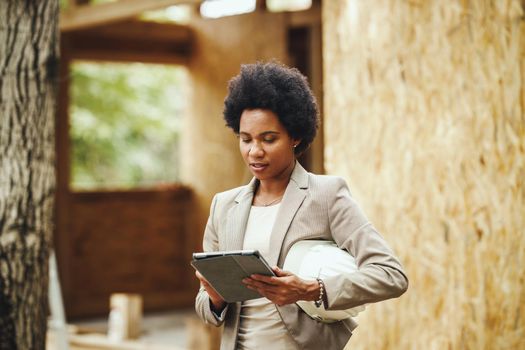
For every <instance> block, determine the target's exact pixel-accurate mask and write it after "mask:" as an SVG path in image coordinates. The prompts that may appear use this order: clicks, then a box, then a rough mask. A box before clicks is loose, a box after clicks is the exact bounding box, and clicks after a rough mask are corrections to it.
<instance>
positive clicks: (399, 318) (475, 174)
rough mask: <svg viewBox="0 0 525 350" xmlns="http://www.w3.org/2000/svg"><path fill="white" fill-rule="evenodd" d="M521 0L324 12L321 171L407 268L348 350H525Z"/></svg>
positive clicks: (350, 4)
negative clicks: (347, 190) (337, 181)
mask: <svg viewBox="0 0 525 350" xmlns="http://www.w3.org/2000/svg"><path fill="white" fill-rule="evenodd" d="M522 16H523V9H522V8H521V5H520V1H518V0H498V1H485V0H476V1H474V0H472V1H468V0H463V1H460V0H447V1H443V0H430V1H394V0H385V1H379V2H377V1H358V0H347V1H323V25H324V27H323V30H324V32H323V40H324V47H323V54H324V59H325V61H324V73H325V75H324V77H325V84H324V89H325V96H324V99H325V100H324V101H325V103H324V106H325V108H324V111H325V144H326V149H325V157H326V158H325V166H326V169H327V172H328V173H331V174H339V175H343V176H345V177H346V179H347V180H348V182H349V184H350V187H351V189H352V191H353V194H354V196H355V197H357V199H358V201H359V202H360V203H361V204H362V206H363V207H364V209H365V211H366V212H367V214H368V215H369V217H370V218H371V220H372V221H373V222H374V223H375V225H376V226H377V227H378V228H379V229H380V231H381V232H383V234H384V236H385V237H386V239H387V240H388V241H389V242H390V244H391V245H392V247H393V248H394V250H395V251H396V252H397V253H398V254H399V256H400V258H401V260H402V262H403V263H404V265H405V267H406V269H407V271H408V275H409V279H410V287H409V291H408V292H407V294H405V295H404V296H403V297H402V298H401V299H398V300H393V301H387V302H383V303H380V304H376V305H371V306H369V308H368V310H367V311H366V312H365V313H364V314H363V315H362V316H360V319H359V322H360V326H359V328H358V329H357V330H356V332H355V335H354V337H353V338H352V340H351V341H350V343H349V345H350V346H349V348H352V349H502V348H505V349H518V348H521V349H523V348H525V336H524V334H525V289H524V288H525V287H524V280H525V268H524V266H525V234H524V228H525V219H524V218H525V185H524V179H525V169H524V166H525V145H524V144H525V123H524V121H525V116H524V108H525V92H524V91H525V78H524V75H525V73H524V72H525V63H524V62H525V54H524V52H525V50H524V49H525V42H524V34H525V24H524V23H525V22H524V21H523V17H522Z"/></svg>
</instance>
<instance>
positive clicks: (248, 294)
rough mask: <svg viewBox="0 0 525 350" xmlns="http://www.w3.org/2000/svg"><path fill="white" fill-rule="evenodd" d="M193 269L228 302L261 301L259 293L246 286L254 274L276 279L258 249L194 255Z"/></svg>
mask: <svg viewBox="0 0 525 350" xmlns="http://www.w3.org/2000/svg"><path fill="white" fill-rule="evenodd" d="M191 266H193V267H194V268H195V269H196V270H197V271H199V272H200V273H201V275H203V276H204V278H206V280H207V281H208V282H209V283H210V284H211V286H212V287H213V289H215V291H216V292H217V293H219V295H220V296H221V297H222V298H223V299H224V300H225V301H226V302H228V303H233V302H237V301H244V300H249V299H257V298H261V295H260V294H259V293H257V292H256V291H254V290H251V289H248V288H247V287H246V286H245V285H244V284H243V283H242V280H243V279H244V278H246V277H249V276H251V275H253V274H259V275H266V276H275V274H274V273H273V270H272V269H271V267H270V265H268V263H267V262H266V260H264V258H263V257H262V256H261V254H260V253H259V251H257V250H237V251H215V252H203V253H193V260H192V262H191Z"/></svg>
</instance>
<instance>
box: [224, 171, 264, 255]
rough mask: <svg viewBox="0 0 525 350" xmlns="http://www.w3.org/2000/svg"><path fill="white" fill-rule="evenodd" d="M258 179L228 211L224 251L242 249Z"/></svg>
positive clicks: (239, 196)
mask: <svg viewBox="0 0 525 350" xmlns="http://www.w3.org/2000/svg"><path fill="white" fill-rule="evenodd" d="M256 181H257V180H256V179H255V178H253V179H252V180H251V181H250V183H249V184H248V185H247V186H246V187H245V188H244V189H243V190H242V191H241V192H239V194H238V195H237V197H235V203H236V204H235V205H234V206H233V207H231V208H230V209H229V210H228V214H227V215H228V218H227V222H226V232H227V234H226V235H225V238H226V239H225V240H224V246H223V248H221V249H223V250H239V249H242V246H243V243H244V233H245V231H246V224H247V223H248V217H249V215H250V209H251V206H252V201H253V193H254V190H255V185H256Z"/></svg>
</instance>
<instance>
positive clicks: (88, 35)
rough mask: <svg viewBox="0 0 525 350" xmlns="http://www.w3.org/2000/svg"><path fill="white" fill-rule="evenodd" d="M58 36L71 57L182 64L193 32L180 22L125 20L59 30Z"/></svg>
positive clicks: (191, 41) (190, 43) (190, 48)
mask: <svg viewBox="0 0 525 350" xmlns="http://www.w3.org/2000/svg"><path fill="white" fill-rule="evenodd" d="M61 39H62V40H61V45H62V46H63V50H64V53H65V54H67V56H68V57H70V58H73V59H88V60H101V61H126V62H134V61H137V62H149V63H167V64H185V63H187V61H188V59H189V57H190V55H191V51H192V43H193V34H192V30H191V29H190V28H189V27H186V26H183V25H176V24H163V23H155V22H143V21H137V20H129V21H122V22H117V23H111V24H105V25H101V26H98V27H93V28H89V29H83V30H75V31H70V32H67V33H62V36H61Z"/></svg>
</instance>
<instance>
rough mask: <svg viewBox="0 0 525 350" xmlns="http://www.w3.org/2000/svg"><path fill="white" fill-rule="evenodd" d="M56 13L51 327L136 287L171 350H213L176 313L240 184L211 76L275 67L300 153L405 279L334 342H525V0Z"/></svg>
mask: <svg viewBox="0 0 525 350" xmlns="http://www.w3.org/2000/svg"><path fill="white" fill-rule="evenodd" d="M60 5H61V17H60V23H59V26H60V36H61V37H60V44H61V67H60V69H61V71H60V87H59V97H58V103H59V109H58V114H57V119H56V152H57V196H56V231H55V238H54V239H55V250H56V254H57V260H58V272H59V276H60V282H61V287H62V294H63V302H64V307H65V311H66V315H67V319H68V322H69V323H78V324H89V322H92V321H93V320H100V319H103V320H105V319H106V318H107V316H108V313H109V298H110V295H111V294H112V293H117V292H119V293H136V294H140V295H141V296H142V298H143V307H144V312H145V314H146V316H147V315H152V318H151V320H153V321H152V322H153V323H150V325H151V324H155V322H156V321H155V320H157V318H155V317H158V315H159V313H162V314H163V315H165V316H166V317H167V318H166V319H165V320H167V321H166V322H167V323H165V324H166V325H167V326H166V327H167V329H169V328H170V327H171V326H172V325H173V326H175V325H178V327H181V328H180V329H181V331H180V332H179V333H176V335H174V336H175V337H178V338H179V339H181V338H180V337H183V338H184V339H185V340H184V342H185V344H189V343H190V342H191V339H192V335H191V334H189V333H191V332H194V334H197V335H202V337H207V339H208V343H209V344H208V345H206V346H207V347H209V348H214V346H216V343H217V336H216V334H214V333H213V332H214V331H213V330H210V329H207V328H206V327H204V326H202V325H199V323H194V322H192V321H191V320H190V321H188V318H191V317H192V312H191V308H192V305H193V300H194V296H195V293H196V290H197V287H198V284H197V281H196V279H195V278H194V275H193V269H192V268H191V267H190V265H189V261H190V259H191V253H192V252H194V251H199V250H201V241H202V234H203V229H204V224H205V222H206V219H207V215H208V210H209V205H210V202H211V198H212V196H213V195H214V194H215V193H217V192H219V191H223V190H226V189H229V188H232V187H236V186H239V185H242V184H245V183H246V182H247V181H249V179H250V178H251V176H250V174H249V172H248V170H247V169H245V166H244V165H243V162H242V159H241V157H240V155H239V152H238V145H237V139H236V137H235V135H233V133H232V132H231V131H230V130H229V129H227V128H226V127H225V126H224V124H225V122H224V121H223V119H222V105H223V100H224V97H225V95H226V91H227V90H226V88H227V82H228V80H229V79H230V78H231V77H233V76H234V75H236V74H237V73H238V72H239V68H240V65H241V64H243V63H252V62H255V61H257V60H270V59H276V60H278V61H281V62H283V63H286V64H288V65H290V66H294V67H297V68H298V69H299V70H300V71H301V72H302V73H303V74H305V75H306V76H307V77H308V79H309V82H310V84H311V86H312V89H313V91H314V93H315V95H316V96H317V98H318V102H319V105H320V107H321V111H322V113H321V119H322V124H321V129H320V130H319V134H318V137H317V138H316V141H315V142H314V144H313V145H312V147H311V148H310V149H309V150H308V151H307V152H306V153H305V154H304V155H303V156H302V158H301V159H300V161H301V163H302V164H303V166H305V167H306V168H307V169H308V170H309V171H312V172H315V173H327V174H335V175H340V176H343V177H345V178H346V180H347V181H348V183H349V185H350V189H351V191H352V193H353V195H354V196H355V197H356V199H357V201H358V202H359V203H360V204H361V205H362V207H363V208H364V210H365V212H366V213H367V215H368V216H369V218H370V219H371V221H372V222H373V223H374V224H375V226H376V227H377V228H378V229H379V231H380V232H382V234H383V235H384V236H385V238H386V240H387V241H388V242H389V243H390V245H391V246H392V247H393V249H394V251H395V252H396V253H397V254H398V255H399V257H400V259H401V261H402V262H403V264H404V266H405V267H406V270H407V272H408V275H409V279H410V283H411V284H410V287H409V290H408V292H407V293H406V294H405V295H403V296H402V297H401V298H400V299H396V300H391V301H386V302H382V303H380V304H376V305H370V306H368V308H367V310H366V312H364V313H362V314H361V315H360V316H359V320H358V322H359V323H360V326H359V327H358V328H357V330H356V331H355V333H354V336H353V337H352V339H351V340H350V343H349V345H348V348H352V349H421V348H424V349H443V348H448V349H518V348H525V340H524V339H525V336H524V333H525V321H524V319H525V316H524V315H525V289H524V285H525V284H524V280H525V269H524V267H523V266H525V232H524V231H525V215H524V214H525V186H524V179H525V113H524V108H525V89H524V86H525V73H524V72H525V59H524V58H525V22H524V20H523V18H524V6H525V2H523V1H521V0H492V1H489V0H466V1H465V0H446V1H443V0H429V1H399V0H397V1H396V0H385V1H359V0H345V1H343V0H341V1H335V0H334V1H331V0H324V1H321V0H309V1H308V0H272V1H271V0H266V1H264V0H257V1H255V0H254V1H250V0H243V1H240V0H239V1H234V0H211V1H210V0H206V1H202V0H162V1H157V0H120V1H103V0H93V1H89V0H87V1H86V0H69V1H68V0H62V1H61V4H60ZM176 315H182V316H181V317H184V319H185V321H184V322H183V323H180V322H179V321H180V318H177V316H176ZM146 318H147V317H146ZM94 322H96V321H94ZM103 322H105V321H103ZM188 325H189V326H188ZM153 328H158V324H157V326H153ZM172 330H173V329H172ZM177 332H178V331H177ZM188 332H189V333H188ZM161 337H162V336H161ZM159 339H160V338H159ZM170 341H171V340H170ZM179 342H180V343H181V345H180V346H181V347H184V346H185V345H184V344H183V343H184V342H183V341H179ZM201 346H204V345H201Z"/></svg>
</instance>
